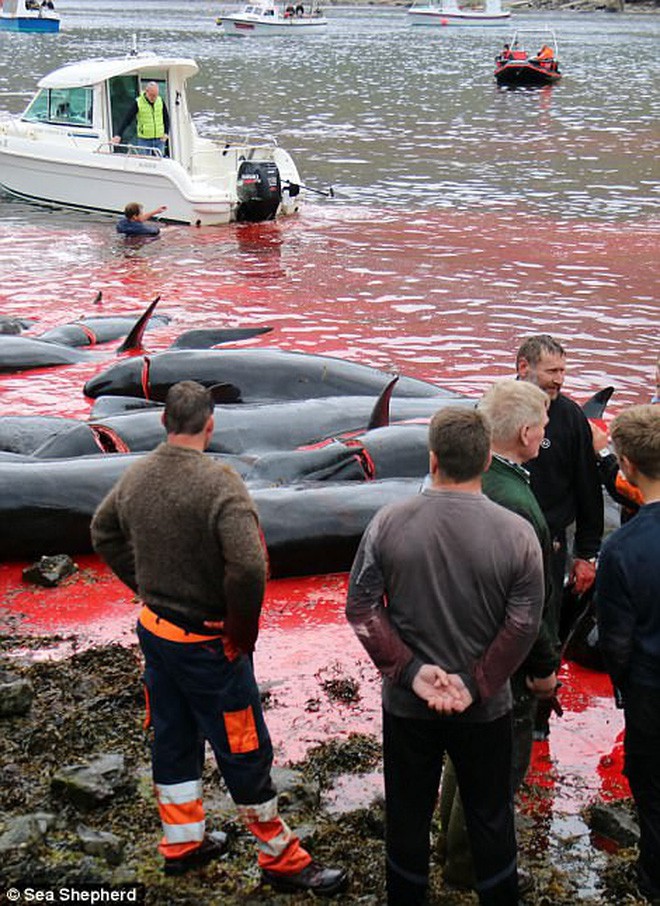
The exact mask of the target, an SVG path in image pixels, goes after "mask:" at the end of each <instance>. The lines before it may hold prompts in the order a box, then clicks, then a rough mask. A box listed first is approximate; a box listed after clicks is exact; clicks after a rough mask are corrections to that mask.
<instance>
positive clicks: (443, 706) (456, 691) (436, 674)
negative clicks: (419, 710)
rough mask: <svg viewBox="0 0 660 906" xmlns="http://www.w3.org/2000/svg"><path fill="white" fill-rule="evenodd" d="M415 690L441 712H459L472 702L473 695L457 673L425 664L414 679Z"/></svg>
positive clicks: (432, 707)
mask: <svg viewBox="0 0 660 906" xmlns="http://www.w3.org/2000/svg"><path fill="white" fill-rule="evenodd" d="M413 692H414V693H415V694H416V695H418V696H419V697H420V698H421V699H423V700H424V701H425V702H426V704H427V705H428V706H429V708H431V709H432V710H433V711H437V712H438V713H439V714H459V713H460V712H461V711H465V709H466V708H469V707H470V705H471V704H472V696H471V695H470V693H469V692H468V689H467V687H466V685H465V683H464V682H463V680H462V679H461V678H460V676H458V674H456V673H447V672H446V671H445V670H442V668H440V667H437V666H435V665H434V664H424V666H423V667H421V668H420V669H419V671H418V672H417V675H416V676H415V679H414V680H413Z"/></svg>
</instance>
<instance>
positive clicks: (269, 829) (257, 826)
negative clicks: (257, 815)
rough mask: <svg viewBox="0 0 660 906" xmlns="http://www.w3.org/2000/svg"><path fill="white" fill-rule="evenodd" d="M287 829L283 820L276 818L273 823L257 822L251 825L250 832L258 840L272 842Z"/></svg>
mask: <svg viewBox="0 0 660 906" xmlns="http://www.w3.org/2000/svg"><path fill="white" fill-rule="evenodd" d="M285 827H286V826H285V825H284V823H283V821H282V819H281V818H275V819H274V820H273V821H255V823H254V824H251V825H250V830H251V831H252V833H253V834H254V836H255V837H257V839H258V840H263V841H270V840H273V839H274V838H275V837H277V836H278V835H279V834H281V833H282V831H283V830H284V829H285ZM286 830H287V831H288V828H287V829H286ZM289 836H290V834H289Z"/></svg>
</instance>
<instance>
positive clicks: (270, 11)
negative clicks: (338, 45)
mask: <svg viewBox="0 0 660 906" xmlns="http://www.w3.org/2000/svg"><path fill="white" fill-rule="evenodd" d="M216 23H217V24H218V25H220V26H221V28H222V30H223V32H224V33H225V34H226V35H239V36H241V37H248V36H257V37H263V36H265V35H310V34H314V35H315V34H320V33H321V32H324V31H325V30H326V29H327V27H328V20H327V19H326V18H325V16H324V15H323V13H322V12H321V10H320V9H319V7H318V6H317V5H316V3H314V2H312V3H311V4H310V3H309V0H308V3H307V6H305V3H304V0H294V2H293V3H292V2H287V3H283V4H282V5H276V4H274V3H272V2H270V0H253V2H251V3H246V4H245V6H243V7H242V9H240V10H239V11H237V12H231V13H226V14H223V15H220V16H218V18H217V19H216Z"/></svg>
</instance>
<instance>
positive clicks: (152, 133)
mask: <svg viewBox="0 0 660 906" xmlns="http://www.w3.org/2000/svg"><path fill="white" fill-rule="evenodd" d="M137 106H138V112H137V134H138V138H162V137H163V135H165V118H164V116H163V99H162V97H160V95H159V96H158V97H157V98H156V100H155V101H154V102H153V104H151V103H150V102H149V101H148V100H147V98H146V96H145V95H144V94H141V95H140V97H139V98H138V99H137Z"/></svg>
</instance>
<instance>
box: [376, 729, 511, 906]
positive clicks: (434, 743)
mask: <svg viewBox="0 0 660 906" xmlns="http://www.w3.org/2000/svg"><path fill="white" fill-rule="evenodd" d="M511 746H512V730H511V714H510V713H509V714H506V715H505V716H503V717H500V718H498V719H497V720H494V721H490V722H486V723H466V722H461V721H457V720H451V719H447V718H445V719H443V718H437V719H432V720H420V719H413V718H404V717H395V716H394V715H392V714H389V713H388V712H387V711H384V712H383V754H384V769H385V808H386V813H387V821H386V849H387V902H388V904H389V906H417V904H421V903H423V902H424V900H425V897H426V893H427V888H428V876H429V854H430V830H431V818H432V816H433V812H434V809H435V805H436V800H437V796H438V787H439V784H440V775H441V773H442V764H443V759H444V755H445V752H446V753H447V754H448V755H449V757H450V758H451V760H452V762H453V764H454V767H455V769H456V776H457V779H458V785H459V789H460V793H461V799H462V801H463V808H464V811H465V822H466V825H467V829H468V835H469V838H470V844H471V848H472V854H473V858H474V869H475V875H476V879H477V883H476V889H477V893H478V895H479V903H480V904H482V906H516V904H517V903H518V875H517V862H516V835H515V827H514V810H513V792H512V785H511V757H512V756H511Z"/></svg>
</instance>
